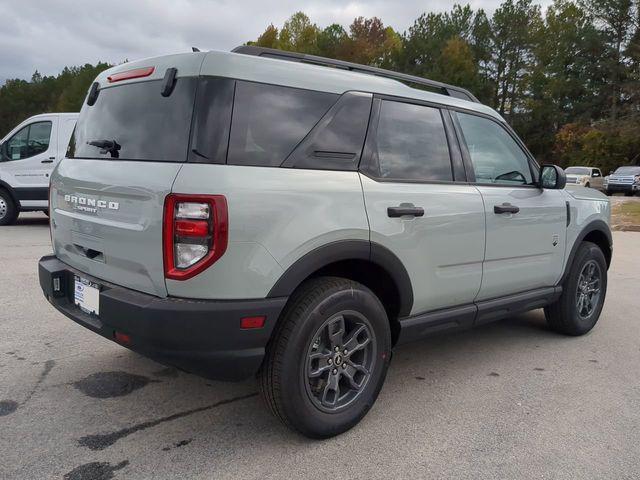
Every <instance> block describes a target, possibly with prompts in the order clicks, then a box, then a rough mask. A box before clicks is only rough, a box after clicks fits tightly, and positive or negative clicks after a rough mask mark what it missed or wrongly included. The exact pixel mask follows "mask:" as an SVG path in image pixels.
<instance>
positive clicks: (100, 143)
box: [87, 140, 122, 158]
mask: <svg viewBox="0 0 640 480" xmlns="http://www.w3.org/2000/svg"><path fill="white" fill-rule="evenodd" d="M87 145H91V146H92V147H98V148H99V149H100V153H101V154H103V155H104V154H106V153H108V154H109V155H111V158H118V157H119V156H120V153H118V151H119V150H120V149H121V148H122V147H121V146H120V144H119V143H118V142H116V141H115V140H92V141H90V142H87Z"/></svg>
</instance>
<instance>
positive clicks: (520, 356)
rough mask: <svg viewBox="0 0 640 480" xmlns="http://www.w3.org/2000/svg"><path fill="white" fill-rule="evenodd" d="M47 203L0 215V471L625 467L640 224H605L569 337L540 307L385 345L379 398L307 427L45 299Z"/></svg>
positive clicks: (424, 473)
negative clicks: (606, 247)
mask: <svg viewBox="0 0 640 480" xmlns="http://www.w3.org/2000/svg"><path fill="white" fill-rule="evenodd" d="M49 248H50V247H49V232H48V228H47V224H46V220H45V219H44V217H42V216H39V215H38V214H31V215H28V216H24V217H22V220H21V221H20V224H19V225H16V226H14V227H9V228H6V227H3V228H2V229H1V230H0V271H1V272H2V280H0V287H1V288H0V478H1V479H5V478H11V479H13V478H24V479H48V478H62V477H64V478H69V479H74V480H79V479H82V480H87V479H94V478H100V479H108V478H115V479H118V478H123V479H124V478H127V479H137V478H155V479H162V478H202V479H205V478H206V479H213V478H216V479H217V478H233V479H244V478H248V479H253V478H255V479H264V478H305V477H308V478H318V477H320V476H321V475H322V476H323V477H324V478H362V479H372V478H375V479H377V478H394V479H398V478H402V479H409V478H456V479H466V478H469V479H477V478H482V479H488V478H545V479H546V478H580V479H587V478H616V479H622V478H627V479H631V478H636V479H637V478H638V475H639V472H640V341H639V340H640V305H639V304H638V297H639V295H638V294H639V293H640V290H639V287H640V233H626V232H616V233H615V248H616V254H615V259H614V264H613V267H612V269H611V271H610V280H609V282H610V283H609V296H608V299H607V303H606V305H605V308H604V312H603V315H602V317H601V319H600V323H599V324H598V325H597V327H596V328H595V330H594V331H593V332H591V334H589V335H587V336H585V337H582V338H566V337H561V336H558V335H555V334H553V333H551V332H549V331H548V330H547V329H546V328H545V325H544V321H543V318H542V314H541V312H533V313H530V314H527V315H523V316H521V317H518V318H514V319H510V320H506V321H502V322H499V323H497V324H494V325H489V326H486V327H482V328H479V329H476V330H475V331H470V332H466V333H461V334H451V335H448V336H441V337H438V338H432V339H430V340H428V341H425V342H421V343H417V344H414V345H409V346H406V347H403V348H401V349H398V350H397V351H396V354H395V357H394V361H393V363H392V365H391V369H390V372H389V376H388V377H387V383H386V385H385V387H384V389H383V391H382V394H381V395H380V398H379V399H378V402H377V404H376V406H375V407H374V408H373V410H372V411H371V412H370V413H369V415H368V416H367V418H366V419H365V420H364V421H363V422H362V423H361V424H360V425H359V426H357V427H356V428H354V429H353V430H351V431H350V432H348V433H347V434H345V435H342V436H341V437H339V438H335V439H332V440H328V441H323V442H313V441H309V440H306V439H304V438H301V437H299V436H297V435H295V434H292V433H291V432H289V431H288V430H286V429H285V428H284V427H282V426H281V425H280V424H279V423H278V422H277V421H276V420H274V419H273V418H272V417H271V416H270V415H269V414H268V413H267V411H266V409H265V408H264V407H263V405H262V403H261V400H260V398H259V397H257V396H256V392H257V388H256V385H255V383H254V382H245V383H240V384H224V383H214V382H208V381H206V380H202V379H200V378H197V377H194V376H191V375H187V374H184V373H180V372H177V371H175V370H172V369H167V368H164V367H162V366H161V365H158V364H156V363H154V362H152V361H150V360H147V359H145V358H142V357H140V356H138V355H136V354H134V353H131V352H129V351H128V350H126V349H124V348H121V347H119V346H118V345H115V344H113V343H110V342H109V341H107V340H104V339H102V338H101V337H98V336H96V335H94V334H93V333H91V332H89V331H87V330H84V329H83V328H82V327H80V326H78V325H76V324H74V323H72V322H71V321H70V320H67V319H66V318H64V317H63V316H62V315H60V314H58V313H56V312H55V311H54V310H53V309H52V308H51V307H50V306H49V305H48V304H47V303H46V302H45V300H44V298H43V297H42V295H41V291H40V288H39V286H38V281H37V275H36V270H37V269H36V260H37V259H38V258H39V257H40V256H41V255H43V254H46V253H48V252H49Z"/></svg>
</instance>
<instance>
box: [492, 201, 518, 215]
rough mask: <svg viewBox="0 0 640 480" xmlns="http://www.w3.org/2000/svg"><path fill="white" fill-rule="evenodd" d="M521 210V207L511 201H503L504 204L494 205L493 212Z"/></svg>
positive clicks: (515, 211) (516, 211)
mask: <svg viewBox="0 0 640 480" xmlns="http://www.w3.org/2000/svg"><path fill="white" fill-rule="evenodd" d="M519 211H520V208H519V207H516V206H515V205H511V204H510V203H503V204H502V205H494V206H493V213H497V214H500V213H518V212H519Z"/></svg>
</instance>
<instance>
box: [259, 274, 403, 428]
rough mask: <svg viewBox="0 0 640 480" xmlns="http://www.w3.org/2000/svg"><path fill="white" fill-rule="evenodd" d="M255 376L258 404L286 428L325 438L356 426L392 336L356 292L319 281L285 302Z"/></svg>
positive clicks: (360, 288)
mask: <svg viewBox="0 0 640 480" xmlns="http://www.w3.org/2000/svg"><path fill="white" fill-rule="evenodd" d="M283 315H284V316H283V318H282V319H281V321H280V323H279V325H278V327H277V329H276V331H275V332H274V338H273V340H272V342H271V344H270V345H269V347H268V350H267V356H266V358H265V363H264V365H263V367H262V369H261V371H260V374H259V375H260V386H261V391H262V395H263V398H264V399H265V401H266V403H267V405H268V406H269V407H270V409H271V411H272V412H273V413H274V415H275V416H276V417H278V418H279V419H280V420H281V421H282V422H283V423H284V424H285V425H287V426H288V427H290V428H292V429H294V430H297V431H298V432H300V433H302V434H303V435H306V436H308V437H311V438H327V437H331V436H334V435H338V434H340V433H343V432H345V431H346V430H348V429H350V428H351V427H353V426H354V425H356V424H357V423H358V422H359V421H360V420H361V419H362V418H363V417H364V416H365V415H366V414H367V412H368V411H369V409H370V408H371V407H372V406H373V403H374V402H375V400H376V398H377V397H378V393H379V392H380V389H381V388H382V384H383V383H384V379H385V376H386V373H387V368H388V366H389V359H390V354H391V332H390V329H389V321H388V319H387V314H386V312H385V310H384V308H383V306H382V304H381V303H380V300H378V298H377V297H376V296H375V295H374V294H373V292H371V290H369V289H368V288H367V287H365V286H364V285H362V284H359V283H357V282H353V281H351V280H347V279H343V278H336V277H319V278H315V279H312V280H310V281H308V282H306V283H305V284H303V285H302V286H301V287H300V288H299V289H298V290H297V291H296V292H295V293H294V295H293V296H292V297H291V300H290V303H289V304H288V305H287V308H286V310H285V312H284V314H283Z"/></svg>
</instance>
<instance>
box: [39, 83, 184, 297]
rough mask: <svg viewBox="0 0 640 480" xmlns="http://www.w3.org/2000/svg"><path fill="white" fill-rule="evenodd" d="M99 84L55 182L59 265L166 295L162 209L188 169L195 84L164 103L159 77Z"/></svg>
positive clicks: (54, 223) (175, 90)
mask: <svg viewBox="0 0 640 480" xmlns="http://www.w3.org/2000/svg"><path fill="white" fill-rule="evenodd" d="M163 74H164V71H162V70H161V71H160V72H158V77H159V78H158V77H154V76H150V77H149V79H148V80H146V79H145V80H143V81H139V80H136V81H123V82H121V83H115V82H113V83H112V84H110V83H109V82H104V83H102V86H101V88H100V91H99V94H98V97H97V99H96V101H95V104H93V105H88V104H87V103H86V102H85V105H84V106H83V107H82V111H81V113H80V117H79V119H78V123H77V126H76V129H75V132H74V135H73V137H72V139H71V142H70V146H69V151H68V155H67V158H65V159H64V160H62V161H61V162H60V163H59V165H58V167H57V168H56V170H55V171H54V173H53V175H52V179H51V190H52V239H53V246H54V251H55V254H56V256H57V257H58V258H60V260H62V261H63V262H65V263H67V264H69V265H70V266H72V267H75V268H77V269H78V270H80V271H81V272H85V273H87V274H89V275H91V276H94V277H97V278H98V279H102V280H105V281H107V282H113V283H115V284H118V285H122V286H124V287H128V288H132V289H134V290H138V291H141V292H146V293H151V294H156V295H159V296H165V295H166V287H165V279H164V264H163V248H162V220H163V205H164V200H165V197H166V196H167V194H169V193H170V192H171V186H172V184H173V181H174V179H175V178H176V175H177V174H178V172H179V170H180V168H181V166H182V165H183V163H184V162H185V161H186V158H187V151H188V145H189V132H190V126H191V116H192V110H193V103H194V98H195V89H196V83H197V78H196V77H180V76H178V78H177V80H176V81H175V86H174V88H173V90H172V92H171V94H170V95H169V96H163V95H162V94H161V92H162V84H163V80H162V76H163Z"/></svg>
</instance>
